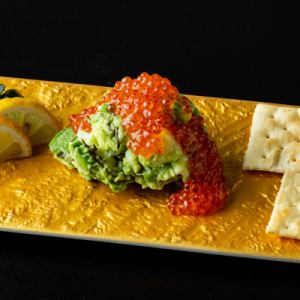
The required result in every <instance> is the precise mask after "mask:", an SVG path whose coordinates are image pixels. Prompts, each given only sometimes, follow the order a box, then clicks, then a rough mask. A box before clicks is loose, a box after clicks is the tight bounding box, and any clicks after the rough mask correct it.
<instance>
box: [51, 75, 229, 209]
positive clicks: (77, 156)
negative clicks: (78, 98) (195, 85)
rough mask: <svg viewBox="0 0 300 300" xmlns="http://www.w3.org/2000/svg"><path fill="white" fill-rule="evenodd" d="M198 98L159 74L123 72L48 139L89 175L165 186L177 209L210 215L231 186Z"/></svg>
mask: <svg viewBox="0 0 300 300" xmlns="http://www.w3.org/2000/svg"><path fill="white" fill-rule="evenodd" d="M203 121H204V120H203V118H202V117H201V116H200V113H199V111H198V110H197V108H196V107H195V106H194V105H193V103H192V102H191V101H190V100H189V99H188V98H187V97H186V96H183V95H181V94H179V92H178V90H177V88H176V87H175V86H173V85H172V84H171V82H170V81H169V80H168V79H166V78H163V77H161V76H159V75H157V74H154V75H149V74H148V73H145V72H144V73H142V74H141V75H140V76H139V77H137V78H136V79H131V78H130V77H125V78H123V79H122V81H119V82H117V83H116V84H115V86H114V88H113V89H112V90H111V91H110V92H109V93H107V94H105V95H104V96H103V97H102V99H100V101H99V103H98V104H97V105H96V106H94V107H90V108H87V109H85V110H83V111H82V112H81V113H79V114H77V115H72V116H70V127H69V128H65V129H63V130H62V131H61V132H59V133H58V134H57V135H56V136H55V138H54V139H53V140H52V141H51V143H50V150H51V151H52V152H53V154H54V156H55V157H56V158H57V159H58V160H60V161H61V162H62V163H64V164H65V165H67V166H68V167H70V168H76V169H77V170H78V171H79V173H80V174H81V175H82V176H83V177H85V178H86V179H87V180H99V181H101V182H103V183H105V184H108V185H109V186H110V188H111V189H112V190H113V191H115V192H117V191H121V190H124V189H125V188H126V187H127V185H128V184H129V183H131V182H136V183H138V184H140V185H141V186H142V188H151V189H162V188H163V187H164V186H165V185H166V184H169V183H170V182H177V183H178V185H179V186H180V187H181V190H179V191H177V192H175V193H173V194H172V195H171V197H170V201H169V204H168V206H169V208H170V209H171V211H172V212H173V214H175V215H207V214H211V213H214V212H216V211H217V210H219V209H220V208H222V207H223V206H224V205H225V203H226V200H227V196H228V190H227V187H226V184H225V179H224V175H223V165H222V162H221V159H220V157H219V155H218V153H217V149H216V147H215V145H214V143H213V142H212V141H211V140H210V139H209V136H208V134H207V133H206V132H205V130H204V126H203Z"/></svg>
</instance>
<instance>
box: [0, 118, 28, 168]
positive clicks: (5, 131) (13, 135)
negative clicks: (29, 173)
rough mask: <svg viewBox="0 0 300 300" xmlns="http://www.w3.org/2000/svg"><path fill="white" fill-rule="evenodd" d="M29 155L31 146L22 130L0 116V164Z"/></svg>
mask: <svg viewBox="0 0 300 300" xmlns="http://www.w3.org/2000/svg"><path fill="white" fill-rule="evenodd" d="M31 154H32V151H31V144H30V141H29V139H28V138H27V136H26V134H25V133H24V132H23V130H22V129H21V128H20V127H18V126H16V125H15V124H14V123H13V122H11V121H10V120H7V119H5V118H3V117H1V116H0V163H1V162H4V161H7V160H10V159H14V158H22V157H28V156H31Z"/></svg>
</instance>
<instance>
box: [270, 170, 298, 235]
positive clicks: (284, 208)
mask: <svg viewBox="0 0 300 300" xmlns="http://www.w3.org/2000/svg"><path fill="white" fill-rule="evenodd" d="M266 232H267V233H275V234H278V235H281V236H286V237H291V238H296V239H300V173H296V172H286V173H285V174H284V175H283V178H282V181H281V186H280V189H279V192H278V194H277V196H276V199H275V204H274V209H273V212H272V215H271V218H270V221H269V224H268V226H267V230H266Z"/></svg>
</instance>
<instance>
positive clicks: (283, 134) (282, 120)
mask: <svg viewBox="0 0 300 300" xmlns="http://www.w3.org/2000/svg"><path fill="white" fill-rule="evenodd" d="M243 169H244V170H260V171H270V172H277V173H284V176H283V178H282V182H281V186H280V189H279V192H278V194H277V197H276V199H275V205H274V210H273V212H272V215H271V218H270V221H269V224H268V226H267V232H269V233H275V234H278V235H281V236H286V237H291V238H297V239H300V108H294V107H280V106H274V105H267V104H258V105H257V106H256V109H255V112H254V115H253V121H252V127H251V132H250V140H249V144H248V148H247V150H246V154H245V157H244V162H243Z"/></svg>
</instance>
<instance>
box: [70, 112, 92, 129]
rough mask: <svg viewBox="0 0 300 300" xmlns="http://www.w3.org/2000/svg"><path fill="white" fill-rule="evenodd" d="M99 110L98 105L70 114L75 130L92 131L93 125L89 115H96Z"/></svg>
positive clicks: (71, 124)
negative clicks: (89, 120)
mask: <svg viewBox="0 0 300 300" xmlns="http://www.w3.org/2000/svg"><path fill="white" fill-rule="evenodd" d="M96 112H97V106H92V107H89V108H86V109H84V110H83V111H82V112H81V113H79V114H76V115H71V116H69V121H70V126H71V127H72V128H73V130H74V132H77V131H78V130H80V129H81V130H84V131H87V132H90V131H91V130H92V127H91V125H90V123H89V122H88V120H87V117H89V116H91V115H94V114H95V113H96Z"/></svg>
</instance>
